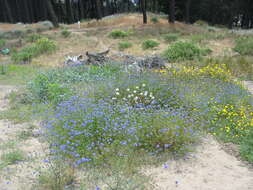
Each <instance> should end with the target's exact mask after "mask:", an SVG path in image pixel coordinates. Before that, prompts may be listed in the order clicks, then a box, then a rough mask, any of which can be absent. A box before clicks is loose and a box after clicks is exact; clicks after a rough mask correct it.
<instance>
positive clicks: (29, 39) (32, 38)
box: [26, 34, 42, 43]
mask: <svg viewBox="0 0 253 190" xmlns="http://www.w3.org/2000/svg"><path fill="white" fill-rule="evenodd" d="M41 38H42V36H41V35H39V34H31V35H29V36H27V38H26V41H27V42H31V43H33V42H36V41H38V40H39V39H41Z"/></svg>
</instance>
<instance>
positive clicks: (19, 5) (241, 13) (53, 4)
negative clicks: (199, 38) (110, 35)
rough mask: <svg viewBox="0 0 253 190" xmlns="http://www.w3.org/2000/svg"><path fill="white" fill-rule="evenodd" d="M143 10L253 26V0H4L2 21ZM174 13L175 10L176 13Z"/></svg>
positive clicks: (68, 19)
mask: <svg viewBox="0 0 253 190" xmlns="http://www.w3.org/2000/svg"><path fill="white" fill-rule="evenodd" d="M134 11H140V12H142V13H143V16H144V19H143V21H144V22H146V21H147V19H146V11H151V12H156V13H161V12H162V13H165V14H169V18H170V19H169V20H170V21H171V22H174V21H175V19H176V20H179V21H185V22H187V23H193V22H195V21H197V20H204V21H206V22H208V23H209V24H213V25H215V24H218V25H226V26H228V27H232V26H233V25H237V26H239V27H242V28H252V27H253V1H252V0H243V1H242V0H1V1H0V22H10V23H16V22H24V23H31V22H38V21H41V20H51V21H53V23H54V24H55V25H56V26H57V23H58V22H64V23H74V22H77V21H78V20H82V19H86V18H96V19H101V18H102V17H104V16H107V15H111V14H115V13H123V12H134ZM173 13H174V14H173Z"/></svg>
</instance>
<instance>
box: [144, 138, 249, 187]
mask: <svg viewBox="0 0 253 190" xmlns="http://www.w3.org/2000/svg"><path fill="white" fill-rule="evenodd" d="M146 173H147V174H148V175H151V176H152V177H153V183H154V186H155V189H157V190H174V189H175V190H252V189H253V171H252V170H250V169H249V168H247V166H246V165H245V164H243V163H242V162H241V161H240V160H238V159H237V158H236V157H234V156H232V155H231V154H228V153H226V152H225V151H224V150H223V148H222V146H221V145H220V144H219V143H218V142H217V141H216V140H214V139H213V138H212V137H207V138H205V139H203V142H202V144H201V145H200V146H199V147H198V148H197V150H196V152H195V153H194V154H191V155H189V156H188V158H187V159H184V160H173V161H168V162H167V163H166V164H165V165H164V166H161V167H158V168H149V169H148V170H147V171H146Z"/></svg>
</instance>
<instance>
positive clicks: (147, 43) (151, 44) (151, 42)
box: [142, 40, 160, 50]
mask: <svg viewBox="0 0 253 190" xmlns="http://www.w3.org/2000/svg"><path fill="white" fill-rule="evenodd" d="M159 45H160V43H159V42H157V41H155V40H145V41H144V42H143V43H142V48H143V49H144V50H145V49H152V48H155V47H158V46H159Z"/></svg>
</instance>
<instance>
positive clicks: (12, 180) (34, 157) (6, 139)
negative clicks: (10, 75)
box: [0, 85, 45, 190]
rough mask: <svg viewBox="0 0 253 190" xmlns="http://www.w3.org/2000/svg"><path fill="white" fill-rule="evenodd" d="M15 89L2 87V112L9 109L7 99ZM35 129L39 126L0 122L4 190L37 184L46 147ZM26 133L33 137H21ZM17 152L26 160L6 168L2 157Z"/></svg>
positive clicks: (0, 182) (1, 189)
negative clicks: (35, 132) (35, 134)
mask: <svg viewBox="0 0 253 190" xmlns="http://www.w3.org/2000/svg"><path fill="white" fill-rule="evenodd" d="M13 90H16V88H14V87H12V86H3V85H0V111H4V110H5V109H7V108H8V101H7V99H6V98H5V97H6V96H7V95H8V94H9V93H10V92H11V91H13ZM35 130H36V127H35V125H34V124H31V123H24V124H14V123H12V122H10V121H8V120H0V190H21V189H22V190H24V189H25V190H30V189H32V186H33V184H35V183H36V176H37V175H38V169H39V168H41V167H43V162H42V160H43V158H44V157H45V155H44V152H45V151H44V150H43V149H44V148H43V144H42V143H41V142H40V140H39V139H38V138H37V137H35V136H34V135H33V132H34V131H35ZM22 132H28V134H30V135H29V136H27V137H23V139H20V137H18V136H19V135H20V134H22ZM24 134H25V133H24ZM16 151H21V152H22V153H23V155H24V160H21V161H18V162H16V163H14V164H11V165H8V164H7V165H4V164H6V163H4V160H3V159H2V156H3V155H5V154H8V153H10V152H16ZM3 165H4V166H3ZM1 166H2V168H1Z"/></svg>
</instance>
